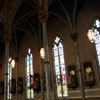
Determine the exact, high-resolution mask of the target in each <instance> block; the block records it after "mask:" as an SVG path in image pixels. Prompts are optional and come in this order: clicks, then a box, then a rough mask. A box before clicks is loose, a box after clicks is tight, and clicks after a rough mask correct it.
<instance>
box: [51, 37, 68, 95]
mask: <svg viewBox="0 0 100 100" xmlns="http://www.w3.org/2000/svg"><path fill="white" fill-rule="evenodd" d="M53 52H54V67H55V76H56V92H57V97H67V96H68V88H67V80H66V70H65V61H64V50H63V45H62V43H61V39H60V38H59V37H56V39H55V42H54V48H53Z"/></svg>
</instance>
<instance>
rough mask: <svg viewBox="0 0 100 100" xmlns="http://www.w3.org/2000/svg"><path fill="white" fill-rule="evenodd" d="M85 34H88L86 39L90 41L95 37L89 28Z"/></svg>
mask: <svg viewBox="0 0 100 100" xmlns="http://www.w3.org/2000/svg"><path fill="white" fill-rule="evenodd" d="M87 36H88V39H89V41H90V42H91V43H93V42H94V41H95V38H94V32H93V30H92V29H89V30H88V31H87Z"/></svg>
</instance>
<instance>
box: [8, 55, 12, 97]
mask: <svg viewBox="0 0 100 100" xmlns="http://www.w3.org/2000/svg"><path fill="white" fill-rule="evenodd" d="M11 80H12V66H11V57H9V59H8V85H7V99H11V93H10V90H11V85H12V82H11Z"/></svg>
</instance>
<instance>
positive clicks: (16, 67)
mask: <svg viewBox="0 0 100 100" xmlns="http://www.w3.org/2000/svg"><path fill="white" fill-rule="evenodd" d="M17 64H18V57H16V58H15V69H16V100H18V92H17V88H18V66H17Z"/></svg>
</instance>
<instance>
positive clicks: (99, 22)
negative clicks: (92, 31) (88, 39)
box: [95, 19, 100, 28]
mask: <svg viewBox="0 0 100 100" xmlns="http://www.w3.org/2000/svg"><path fill="white" fill-rule="evenodd" d="M95 22H96V27H97V28H100V21H99V20H98V19H97V20H96V21H95Z"/></svg>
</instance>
